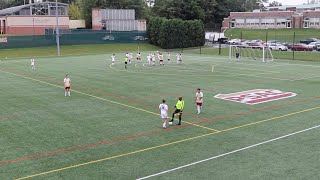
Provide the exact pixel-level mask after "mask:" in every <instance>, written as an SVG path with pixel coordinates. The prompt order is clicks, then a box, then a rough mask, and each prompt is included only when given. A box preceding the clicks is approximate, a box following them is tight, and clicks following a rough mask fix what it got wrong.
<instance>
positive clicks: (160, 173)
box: [137, 125, 320, 180]
mask: <svg viewBox="0 0 320 180" xmlns="http://www.w3.org/2000/svg"><path fill="white" fill-rule="evenodd" d="M319 127H320V125H318V126H313V127H311V128H308V129H304V130H301V131H297V132H294V133H290V134H287V135H284V136H280V137H277V138H274V139H270V140H267V141H264V142H261V143H257V144H253V145H251V146H247V147H244V148H241V149H237V150H234V151H230V152H227V153H224V154H220V155H217V156H213V157H210V158H207V159H203V160H200V161H196V162H193V163H190V164H186V165H183V166H179V167H176V168H173V169H170V170H166V171H162V172H159V173H156V174H152V175H149V176H145V177H141V178H138V179H137V180H142V179H149V178H152V177H155V176H160V175H163V174H166V173H170V172H173V171H176V170H180V169H183V168H186V167H190V166H194V165H197V164H200V163H203V162H206V161H210V160H213V159H217V158H220V157H224V156H227V155H231V154H234V153H238V152H241V151H245V150H248V149H251V148H254V147H257V146H261V145H264V144H268V143H271V142H273V141H277V140H280V139H284V138H287V137H290V136H293V135H297V134H301V133H304V132H307V131H310V130H313V129H316V128H319Z"/></svg>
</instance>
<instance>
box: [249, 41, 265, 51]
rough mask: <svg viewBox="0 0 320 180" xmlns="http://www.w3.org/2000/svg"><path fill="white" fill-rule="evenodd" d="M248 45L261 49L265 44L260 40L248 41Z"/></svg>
mask: <svg viewBox="0 0 320 180" xmlns="http://www.w3.org/2000/svg"><path fill="white" fill-rule="evenodd" d="M248 45H249V46H250V47H252V49H262V47H263V46H265V45H263V44H262V43H260V42H249V43H248Z"/></svg>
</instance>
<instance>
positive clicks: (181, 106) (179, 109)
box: [170, 97, 184, 125]
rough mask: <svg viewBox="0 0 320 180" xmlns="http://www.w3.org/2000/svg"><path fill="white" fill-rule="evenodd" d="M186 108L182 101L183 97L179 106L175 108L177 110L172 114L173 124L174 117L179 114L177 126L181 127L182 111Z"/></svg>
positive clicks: (179, 100)
mask: <svg viewBox="0 0 320 180" xmlns="http://www.w3.org/2000/svg"><path fill="white" fill-rule="evenodd" d="M183 107H184V101H183V100H182V97H179V99H178V102H177V104H176V105H175V106H174V108H175V110H174V112H173V114H172V119H171V120H170V122H173V119H174V115H176V114H179V123H178V124H177V125H181V116H182V111H183Z"/></svg>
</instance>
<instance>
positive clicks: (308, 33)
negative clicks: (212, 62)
mask: <svg viewBox="0 0 320 180" xmlns="http://www.w3.org/2000/svg"><path fill="white" fill-rule="evenodd" d="M294 33H296V37H295V40H296V42H299V41H300V40H303V39H306V38H320V31H319V29H237V28H235V29H228V30H227V31H226V32H225V36H227V37H229V38H232V39H233V38H242V39H249V40H250V39H261V40H264V41H265V40H266V39H268V40H279V41H281V42H293V40H294Z"/></svg>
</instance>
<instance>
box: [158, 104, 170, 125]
mask: <svg viewBox="0 0 320 180" xmlns="http://www.w3.org/2000/svg"><path fill="white" fill-rule="evenodd" d="M159 109H160V117H161V119H162V127H163V128H167V119H168V105H167V104H166V100H162V103H161V104H160V105H159Z"/></svg>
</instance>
